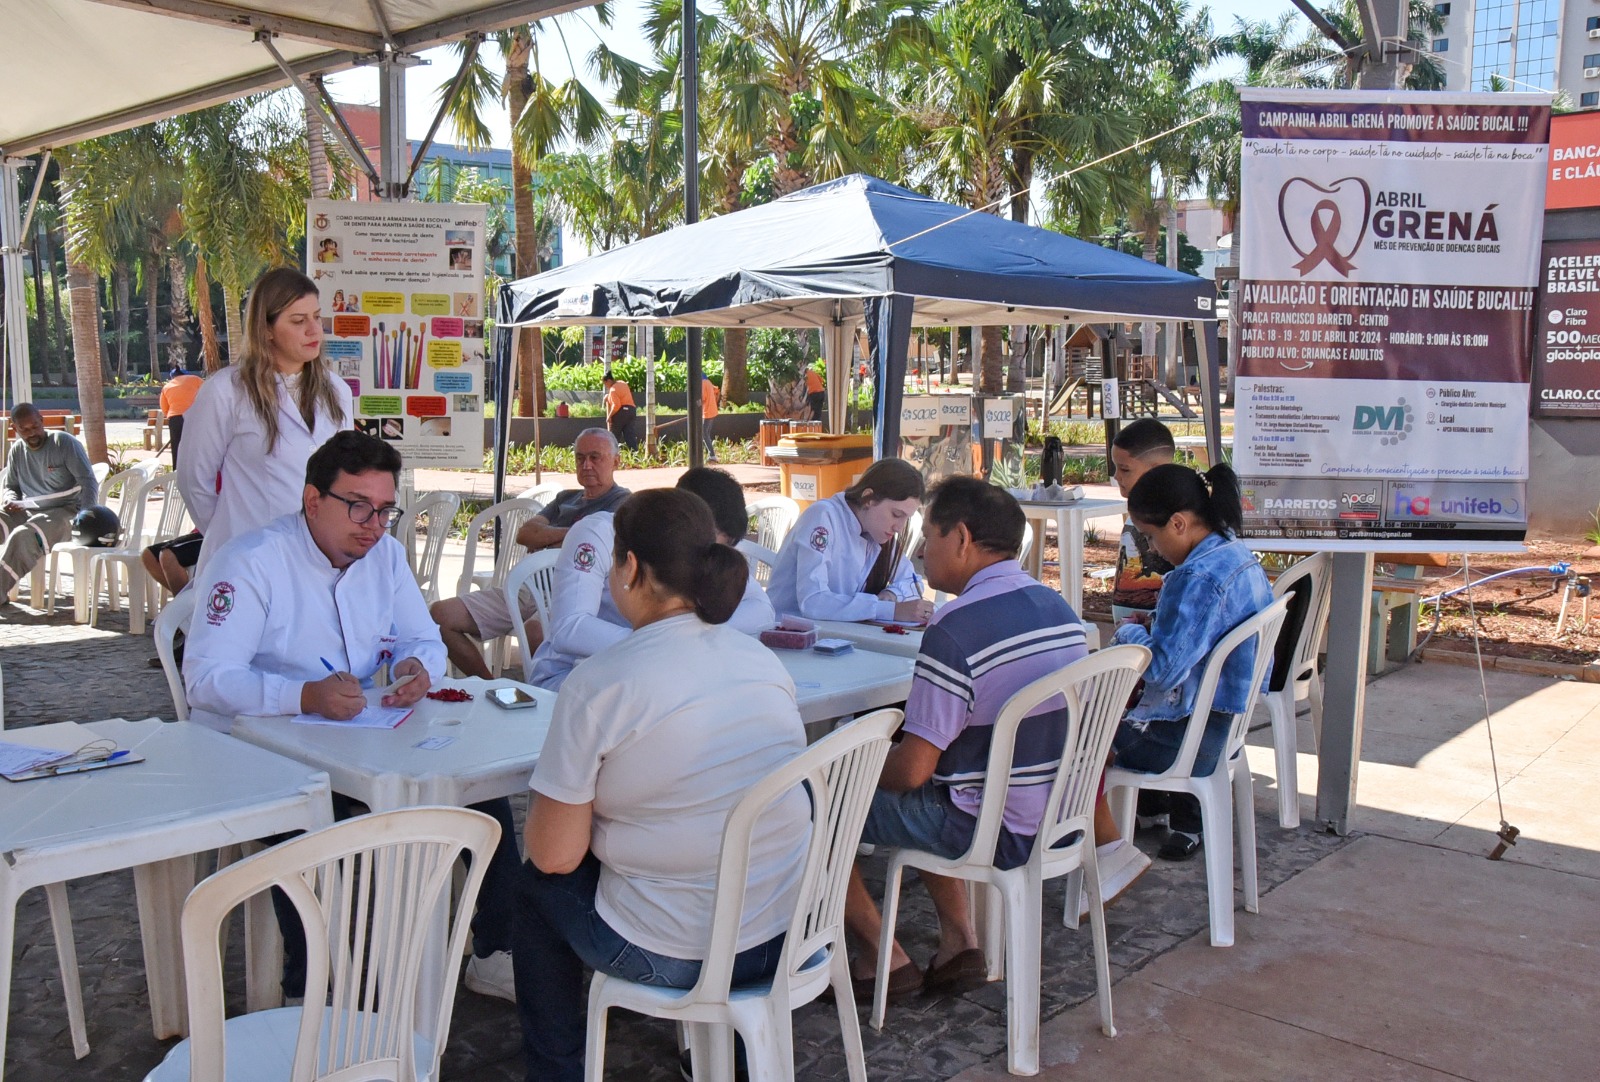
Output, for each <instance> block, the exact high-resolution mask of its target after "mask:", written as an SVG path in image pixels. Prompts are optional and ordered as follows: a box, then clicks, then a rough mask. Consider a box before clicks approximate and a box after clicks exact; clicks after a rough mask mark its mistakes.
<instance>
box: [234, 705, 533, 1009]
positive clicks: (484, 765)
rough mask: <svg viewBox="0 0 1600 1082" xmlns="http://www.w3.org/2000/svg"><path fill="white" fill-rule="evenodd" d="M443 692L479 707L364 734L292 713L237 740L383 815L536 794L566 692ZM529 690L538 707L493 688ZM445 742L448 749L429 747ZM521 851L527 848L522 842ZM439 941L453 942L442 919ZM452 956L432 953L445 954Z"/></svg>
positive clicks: (442, 709)
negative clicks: (507, 698) (307, 771)
mask: <svg viewBox="0 0 1600 1082" xmlns="http://www.w3.org/2000/svg"><path fill="white" fill-rule="evenodd" d="M438 686H440V687H452V688H461V689H463V690H465V691H468V692H470V693H471V694H472V701H471V702H464V703H446V702H439V701H437V700H434V699H423V700H421V701H420V702H418V703H417V705H416V708H415V709H414V710H413V711H412V714H411V716H410V717H409V718H407V719H406V720H405V721H403V722H401V723H400V724H399V725H398V726H396V727H395V728H393V729H356V728H351V727H348V726H340V725H296V724H295V723H294V722H293V721H292V720H291V719H290V718H289V717H288V716H287V715H285V716H279V717H251V716H248V715H241V716H239V717H237V718H234V719H233V735H234V736H236V737H238V738H239V739H240V740H245V741H248V742H249V743H251V744H255V745H258V746H260V747H263V748H266V749H268V750H270V751H275V752H277V753H279V754H280V755H286V756H288V757H289V758H291V759H296V760H299V761H300V762H302V763H306V764H307V765H310V766H314V767H316V768H317V769H319V770H324V771H327V774H328V778H329V780H330V781H331V782H332V784H333V789H334V791H335V792H338V793H343V794H344V795H345V796H348V797H353V798H355V799H356V800H359V801H361V802H362V803H363V804H366V805H367V806H368V807H369V808H371V809H372V810H373V811H375V812H378V811H394V810H395V809H397V808H413V807H418V806H421V805H427V804H445V805H450V806H453V807H458V808H459V807H466V806H467V805H468V804H477V803H481V802H482V801H485V800H493V799H495V798H496V797H505V796H511V795H513V794H515V793H522V792H526V791H527V789H528V777H529V775H531V774H532V773H533V768H534V765H535V764H537V763H538V761H539V753H540V752H541V751H543V750H544V739H545V737H546V736H548V735H549V733H550V715H551V714H552V713H553V712H554V710H555V704H556V693H555V692H553V691H541V690H540V689H538V688H533V687H529V686H528V685H526V684H519V683H517V682H516V681H514V680H483V679H481V678H479V677H475V676H473V677H467V678H465V679H460V680H446V681H443V682H442V683H441V684H439V685H438ZM497 687H520V688H522V689H523V690H525V691H527V692H529V693H530V694H531V695H533V697H534V698H535V699H537V700H538V705H536V706H531V707H527V708H525V709H521V710H506V709H504V708H503V707H499V706H496V705H494V703H492V702H490V701H489V697H488V695H487V694H486V692H487V691H488V690H489V689H490V688H497ZM436 738H438V739H442V740H447V741H448V743H447V744H446V745H445V746H444V747H440V748H419V747H418V746H417V745H418V744H423V743H426V742H428V741H431V740H435V739H436ZM518 851H519V852H520V851H521V846H520V845H519V846H518ZM429 934H430V935H432V936H436V937H439V938H441V939H442V938H443V937H444V936H445V914H443V913H440V914H439V917H438V920H437V921H436V922H435V927H434V928H433V929H432V931H431V932H430V933H429ZM443 954H444V952H443V951H442V950H440V951H429V952H428V955H427V956H428V957H432V958H442V957H443ZM444 980H445V973H444V972H443V971H442V970H438V969H435V968H431V967H430V968H429V969H428V970H427V971H426V972H424V973H423V974H422V977H421V979H420V981H419V982H418V993H417V999H418V1002H420V1003H427V1002H436V1001H437V993H438V990H439V988H440V986H441V985H442V983H443V982H444Z"/></svg>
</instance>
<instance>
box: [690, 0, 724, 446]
mask: <svg viewBox="0 0 1600 1082" xmlns="http://www.w3.org/2000/svg"><path fill="white" fill-rule="evenodd" d="M699 23H700V13H699V8H698V5H697V4H696V3H695V0H684V4H683V49H682V54H681V55H682V57H683V220H684V223H685V224H686V225H693V224H694V223H695V222H698V221H699V220H700V43H699V38H698V37H697V35H696V33H695V32H696V30H697V29H698V28H699ZM688 338H689V341H688V343H687V344H688V349H687V351H686V352H687V354H688V356H687V360H688V362H689V363H688V369H689V371H688V374H687V375H688V380H687V382H688V384H689V386H688V387H687V388H686V390H688V392H689V423H688V425H687V426H686V428H687V430H688V433H687V437H686V438H687V439H688V441H689V465H690V466H703V465H705V461H706V454H705V445H704V443H703V442H702V441H703V432H704V430H705V421H704V420H703V419H702V418H701V416H700V406H701V399H702V397H703V396H702V395H701V382H702V381H703V380H704V378H705V365H704V363H703V361H704V359H703V357H702V356H701V352H702V347H703V345H704V342H703V338H704V332H703V331H702V330H701V329H700V328H699V327H690V328H689V335H688ZM724 348H726V347H724Z"/></svg>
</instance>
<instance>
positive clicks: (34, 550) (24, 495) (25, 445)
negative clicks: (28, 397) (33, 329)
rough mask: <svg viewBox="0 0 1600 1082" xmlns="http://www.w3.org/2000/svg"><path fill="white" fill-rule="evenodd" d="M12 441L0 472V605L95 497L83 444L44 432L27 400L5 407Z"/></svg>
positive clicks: (41, 421) (96, 491) (35, 409)
mask: <svg viewBox="0 0 1600 1082" xmlns="http://www.w3.org/2000/svg"><path fill="white" fill-rule="evenodd" d="M11 421H12V423H13V424H14V425H16V428H17V441H16V442H15V443H13V444H12V445H11V451H10V453H9V455H8V456H7V458H6V467H5V472H4V473H0V505H3V506H0V523H4V528H5V535H6V539H5V547H4V549H3V550H0V604H4V603H5V601H6V599H8V598H9V597H10V596H11V590H12V588H13V587H14V586H16V584H17V582H18V581H19V580H20V579H21V578H22V577H23V576H24V575H26V574H27V573H28V572H30V571H32V570H33V566H34V564H36V563H38V562H39V560H40V559H41V558H43V556H44V554H45V553H47V552H49V551H50V547H51V546H52V545H54V544H55V543H56V542H58V541H63V540H65V539H66V537H67V535H68V534H70V533H71V532H72V519H73V516H75V515H76V514H77V513H78V511H79V510H80V509H81V508H84V507H90V506H93V505H94V503H95V502H96V501H97V500H98V499H99V486H98V485H97V484H96V483H95V479H94V471H93V470H92V469H91V468H90V466H89V455H88V454H87V453H86V452H85V451H84V449H83V444H81V443H79V442H78V441H77V440H76V439H74V438H73V437H71V436H69V435H68V434H67V433H65V432H46V431H45V427H44V417H43V416H42V415H41V414H40V413H39V410H38V407H36V406H34V405H33V404H32V403H31V402H20V403H18V404H17V407H16V408H15V409H13V410H12V411H11Z"/></svg>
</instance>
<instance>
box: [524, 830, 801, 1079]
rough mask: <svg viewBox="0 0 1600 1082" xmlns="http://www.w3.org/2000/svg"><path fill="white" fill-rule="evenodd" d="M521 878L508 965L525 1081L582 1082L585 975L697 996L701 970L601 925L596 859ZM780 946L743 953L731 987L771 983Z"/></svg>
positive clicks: (771, 943)
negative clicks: (568, 869) (597, 974)
mask: <svg viewBox="0 0 1600 1082" xmlns="http://www.w3.org/2000/svg"><path fill="white" fill-rule="evenodd" d="M522 871H523V874H522V876H521V881H520V883H519V889H518V892H517V893H518V900H519V904H518V906H517V912H516V919H515V920H514V922H513V924H512V938H513V946H512V950H511V960H512V967H513V969H514V971H515V973H516V979H517V1013H518V1015H519V1016H520V1017H521V1020H522V1055H523V1064H524V1068H525V1070H526V1072H527V1079H528V1082H582V1079H583V1044H584V1028H585V1018H584V1006H585V1003H586V1001H587V997H586V996H585V991H584V983H583V970H584V967H585V966H588V967H589V968H591V969H594V970H595V971H597V972H601V973H607V974H610V975H611V976H615V977H621V978H623V979H624V980H630V981H634V982H636V983H638V984H649V985H655V986H656V987H660V988H692V987H693V986H694V983H695V981H697V980H699V979H700V962H699V961H698V960H690V959H684V958H671V957H668V956H667V955H664V954H657V953H655V952H654V951H649V950H646V949H644V948H643V947H640V946H636V945H635V944H633V943H630V942H628V940H627V939H625V938H623V936H622V935H621V934H619V933H618V932H617V931H616V930H615V929H613V928H612V927H611V926H610V925H609V924H607V923H606V922H605V920H604V919H602V918H601V916H600V914H599V913H597V912H596V911H595V903H594V899H595V891H596V889H597V887H598V886H599V882H600V861H599V860H598V859H596V857H595V855H594V854H593V853H590V854H589V855H587V856H586V857H584V858H583V863H582V864H580V865H578V867H577V868H576V869H575V870H574V871H572V872H569V873H568V874H566V875H550V874H547V873H545V872H541V871H539V869H537V868H535V867H534V866H533V863H532V862H531V861H530V862H528V863H526V864H524V865H523V868H522ZM783 938H784V937H783V935H782V934H779V935H777V936H774V937H773V938H772V939H769V940H767V941H766V942H765V943H762V944H760V945H758V946H755V947H751V948H750V949H749V950H745V951H741V952H739V954H738V955H736V956H735V958H734V962H733V984H734V985H735V986H738V985H742V984H750V983H753V982H755V981H759V980H763V979H765V978H768V977H771V976H772V974H773V973H775V972H776V971H777V968H778V962H779V960H780V958H781V956H782V954H783Z"/></svg>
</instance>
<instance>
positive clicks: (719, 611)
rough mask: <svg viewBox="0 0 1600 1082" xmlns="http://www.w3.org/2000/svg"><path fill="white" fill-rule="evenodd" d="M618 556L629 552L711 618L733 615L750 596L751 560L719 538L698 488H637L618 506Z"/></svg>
mask: <svg viewBox="0 0 1600 1082" xmlns="http://www.w3.org/2000/svg"><path fill="white" fill-rule="evenodd" d="M613 525H614V526H615V529H616V542H615V544H614V546H613V552H612V555H613V558H614V559H615V560H616V562H617V563H619V564H620V563H622V562H623V561H624V560H625V559H626V558H627V557H628V554H629V553H632V554H633V557H634V559H636V560H637V561H638V562H639V567H640V569H641V570H644V569H648V570H649V572H650V574H651V575H653V576H654V577H655V580H656V582H657V583H659V584H660V585H661V588H662V589H663V590H665V591H666V592H667V593H669V594H671V595H673V596H675V597H678V598H681V599H682V600H684V601H687V602H689V603H691V604H692V605H693V606H694V611H695V615H697V616H699V617H700V619H702V620H704V621H705V622H706V623H708V624H722V623H726V622H727V621H728V618H729V617H731V616H732V615H733V612H734V610H735V609H737V608H738V607H739V601H740V599H742V598H743V597H744V589H745V584H746V583H747V582H748V581H749V577H750V565H749V564H748V563H747V562H746V561H745V558H744V557H743V556H741V555H740V554H739V553H738V552H737V551H735V550H734V549H732V548H730V547H728V546H727V545H723V544H719V543H718V542H717V532H716V525H715V524H714V523H713V522H712V519H711V509H710V508H709V507H707V506H706V502H705V501H704V500H702V499H701V498H700V497H699V496H696V495H695V494H694V493H692V492H687V491H685V490H683V489H677V488H652V489H646V490H644V491H643V492H636V493H634V494H633V495H632V496H629V497H628V498H627V499H626V500H624V501H623V502H622V506H620V507H618V508H617V513H616V517H615V519H614V520H613Z"/></svg>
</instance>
